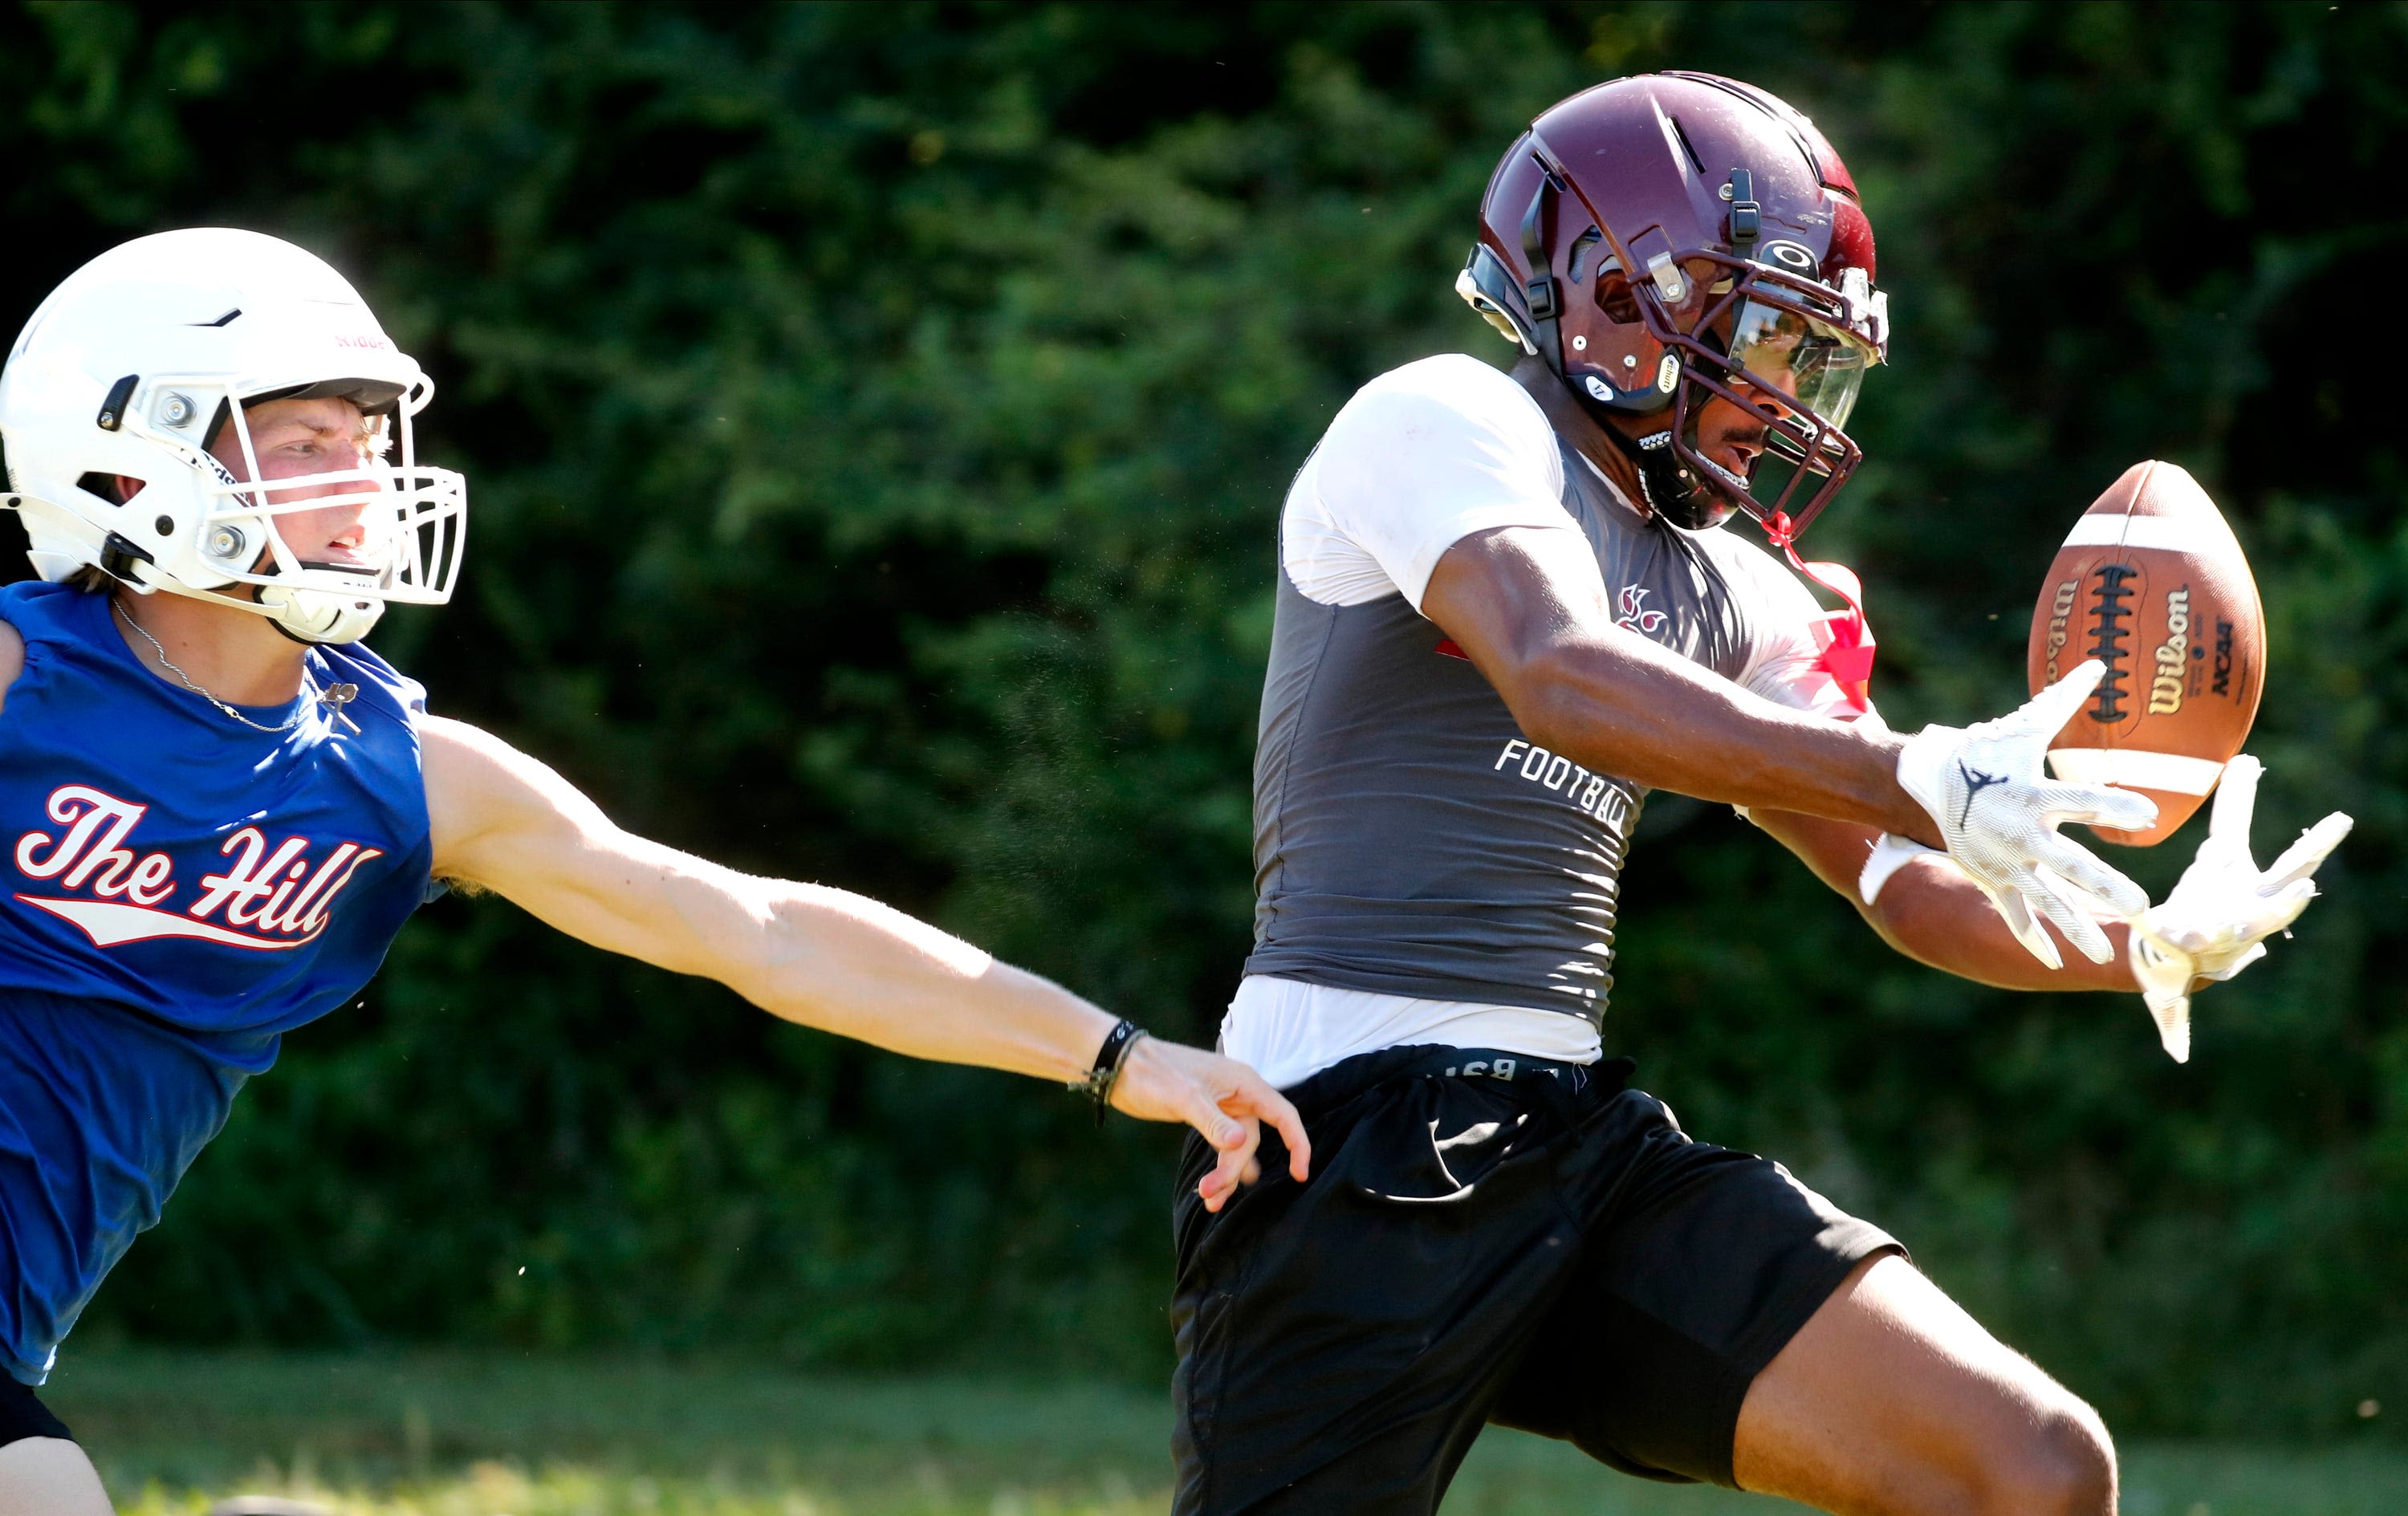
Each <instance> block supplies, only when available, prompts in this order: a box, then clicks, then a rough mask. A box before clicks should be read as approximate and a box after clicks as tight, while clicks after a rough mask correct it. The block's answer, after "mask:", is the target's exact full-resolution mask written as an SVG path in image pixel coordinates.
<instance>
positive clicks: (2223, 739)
mask: <svg viewBox="0 0 2408 1516" xmlns="http://www.w3.org/2000/svg"><path fill="white" fill-rule="evenodd" d="M2089 658H2096V659H2098V660H2100V662H2101V663H2103V664H2105V665H2107V676H2106V678H2104V679H2101V680H2100V683H2099V688H2098V691H2097V692H2096V693H2095V694H2092V695H2091V697H2090V698H2089V700H2087V701H2086V702H2085V703H2084V705H2083V708H2082V711H2081V713H2080V714H2079V715H2077V716H2075V717H2074V718H2073V720H2072V722H2071V723H2070V724H2069V725H2067V727H2066V728H2065V730H2064V731H2062V732H2060V733H2058V734H2057V739H2056V740H2055V741H2054V742H2052V743H2050V744H2049V755H2048V761H2049V767H2050V769H2051V770H2052V771H2053V772H2054V773H2055V774H2056V775H2057V778H2058V779H2067V780H2071V781H2073V782H2078V783H2108V784H2117V785H2121V786H2123V787H2124V788H2126V789H2130V790H2138V791H2140V792H2141V793H2142V794H2145V795H2147V796H2148V797H2149V798H2150V799H2152V800H2154V801H2156V802H2157V825H2155V826H2154V827H2151V828H2150V829H2149V830H2147V831H2145V832H2123V831H2115V830H2112V829H2110V828H2107V827H2100V828H2098V829H2097V830H2098V832H2099V835H2100V837H2105V838H2106V839H2107V840H2108V841H2110V842H2123V843H2129V844H2131V845H2133V846H2136V847H2147V846H2150V845H2151V844H2154V843H2157V842H2160V841H2163V840H2164V839H2165V838H2166V837H2168V836H2170V835H2171V833H2172V832H2173V830H2174V828H2176V827H2178V826H2180V825H2181V824H2182V823H2183V822H2185V821H2187V820H2188V819H2189V818H2190V814H2191V812H2192V811H2194V810H2197V809H2198V808H2199V807H2200V802H2201V801H2203V800H2205V799H2206V798H2207V795H2208V792H2209V791H2211V790H2213V789H2214V788H2215V781H2216V780H2217V779H2220V778H2222V777H2223V774H2224V765H2225V763H2226V762H2227V761H2228V760H2229V759H2230V758H2231V757H2232V755H2233V754H2234V753H2237V752H2239V751H2241V747H2242V744H2243V743H2244V742H2246V741H2247V740H2248V739H2249V726H2250V723H2251V722H2254V721H2256V720H2257V696H2258V694H2259V692H2260V691H2261V689H2262V688H2263V687H2264V684H2265V680H2266V616H2265V612H2264V610H2263V609H2261V608H2259V606H2258V603H2257V580H2256V579H2253V578H2251V577H2250V573H2249V561H2248V560H2247V559H2246V558H2244V557H2243V555H2242V552H2241V543H2240V542H2239V540H2238V539H2236V538H2235V537H2234V536H2233V535H2232V528H2231V527H2229V526H2228V525H2226V524H2225V521H2224V515H2223V513H2222V512H2221V511H2219V510H2217V509H2216V508H2215V502H2214V501H2213V500H2210V499H2209V498H2208V497H2207V492H2206V491H2205V490H2202V489H2200V486H2199V481H2198V480H2197V479H2192V478H2191V477H2190V475H2189V473H2187V472H2186V470H2184V469H2183V468H2182V467H2181V466H2180V465H2174V464H2165V463H2143V464H2134V465H2132V466H2131V467H2129V468H2128V469H2126V470H2125V471H2124V476H2123V478H2121V479H2117V480H2116V481H2115V482H2114V484H2113V485H2111V486H2109V487H2108V490H2107V493H2104V494H2102V495H2100V497H2099V498H2098V500H2097V501H2095V502H2094V503H2093V504H2092V505H2091V507H2090V508H2089V509H2088V510H2086V511H2085V512H2083V514H2082V516H2081V518H2080V519H2079V520H2077V521H2076V522H2074V523H2073V530H2072V531H2071V532H2069V533H2068V534H2066V538H2065V545H2064V546H2063V547H2060V548H2059V549H2057V560H2056V562H2054V563H2052V564H2050V565H2049V568H2048V579H2047V580H2046V581H2045V582H2044V583H2043V584H2042V586H2041V592H2040V605H2039V607H2038V608H2036V609H2035V610H2034V611H2033V613H2032V626H2031V643H2030V650H2029V655H2028V662H2029V665H2030V666H2029V670H2028V672H2029V677H2030V681H2031V688H2032V689H2033V690H2034V691H2035V692H2037V691H2039V690H2040V689H2041V688H2042V687H2043V686H2044V685H2048V684H2052V683H2054V682H2056V680H2057V678H2058V676H2059V675H2061V674H2063V673H2065V672H2066V671H2067V670H2069V669H2071V668H2073V667H2075V666H2076V665H2080V664H2081V663H2082V662H2083V661H2084V660H2085V659H2089Z"/></svg>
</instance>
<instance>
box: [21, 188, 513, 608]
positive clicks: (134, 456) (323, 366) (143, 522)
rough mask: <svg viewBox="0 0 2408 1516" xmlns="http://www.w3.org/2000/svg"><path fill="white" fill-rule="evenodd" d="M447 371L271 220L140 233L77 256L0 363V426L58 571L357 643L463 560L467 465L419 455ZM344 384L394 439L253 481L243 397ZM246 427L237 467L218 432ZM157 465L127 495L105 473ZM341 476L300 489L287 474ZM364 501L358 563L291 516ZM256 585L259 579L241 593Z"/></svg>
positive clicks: (42, 545) (30, 522) (255, 468)
mask: <svg viewBox="0 0 2408 1516" xmlns="http://www.w3.org/2000/svg"><path fill="white" fill-rule="evenodd" d="M434 393H435V386H434V383H433V381H431V380H430V379H427V378H426V376H425V375H424V374H423V373H421V372H420V371H419V367H418V364H417V363H416V361H415V360H413V359H411V358H410V357H409V355H408V354H406V353H404V352H402V351H401V350H399V349H397V348H395V347H394V344H393V340H392V338H390V337H388V336H385V334H384V330H383V328H382V327H380V326H379V325H378V324H377V319H376V317H375V316H374V315H373V314H372V313H371V312H370V311H369V310H368V307H367V303H366V301H364V300H362V299H361V298H360V295H359V292H358V291H356V290H354V289H352V288H351V284H350V283H349V282H348V281H346V280H345V279H344V278H343V277H342V276H341V275H340V274H337V273H336V272H335V271H334V269H332V268H331V267H329V266H327V265H326V263H325V262H324V261H323V260H322V259H320V258H318V257H317V256H316V255H314V254H312V253H309V252H306V251H304V250H301V249H299V248H296V247H294V245H293V244H291V243H289V242H284V241H281V240H279V239H278V238H276V237H272V236H262V235H260V234H259V233H256V232H243V231H235V230H231V229H228V228H223V227H196V228H193V229H191V230H187V231H180V232H162V233H160V234H158V235H157V236H145V237H137V238H136V239H135V240H134V241H131V242H128V243H125V244H124V245H122V247H118V248H114V249H111V250H109V251H108V252H105V253H102V254H101V255H100V256H99V257H97V258H95V259H93V261H92V262H90V263H88V264H86V265H83V267H81V268H79V269H78V270H77V271H76V272H75V273H74V274H72V275H70V276H68V278H67V280H66V282H65V283H64V284H61V285H60V286H59V287H58V288H57V289H56V290H54V291H52V292H51V293H50V298H49V299H47V300H45V301H43V302H42V305H41V307H40V308H39V309H37V310H36V311H35V312H34V319H33V320H32V321H29V322H26V323H25V329H24V331H23V332H22V334H21V335H20V336H18V338H17V344H16V346H15V347H14V348H12V349H11V350H9V353H8V362H7V369H6V371H5V372H0V446H5V447H6V449H7V459H8V484H9V489H10V492H11V493H10V494H9V495H8V496H7V497H5V499H0V504H6V505H7V506H9V507H11V508H14V509H16V510H17V511H18V512H19V513H20V515H21V516H22V518H23V520H24V522H25V530H26V535H27V536H28V537H29V538H30V539H31V543H32V551H31V553H30V556H31V557H32V559H33V561H34V566H35V568H36V570H37V571H38V572H39V573H40V574H41V576H42V577H43V578H44V579H65V578H66V577H68V576H69V575H70V574H73V573H74V572H75V571H76V570H77V569H79V568H82V567H85V566H87V565H91V566H96V567H98V568H100V569H102V570H104V571H106V572H107V573H108V574H111V575H113V576H115V577H116V578H118V579H122V580H123V581H125V582H126V583H128V584H130V585H132V586H133V587H134V588H135V589H136V590H138V591H140V592H141V593H143V594H149V593H150V592H151V591H153V590H168V591H172V592H173V593H175V594H182V595H190V596H192V597H193V598H195V599H201V600H208V601H212V602H215V603H217V604H220V605H227V606H234V607H237V608H241V609H244V610H249V611H254V612H257V613H258V614H260V615H263V616H265V617H267V618H268V619H269V620H270V621H272V622H275V623H276V624H277V625H278V626H279V627H280V628H281V629H283V630H284V631H285V632H286V633H287V634H289V635H290V636H294V637H295V638H298V639H299V640H301V641H305V642H353V641H357V640H358V639H359V638H361V637H363V636H366V635H367V632H368V629H369V628H370V627H372V626H374V625H375V624H376V622H377V618H378V617H379V616H380V615H382V614H383V613H384V608H385V606H386V605H388V604H389V603H391V602H394V601H396V600H398V601H405V602H409V603H411V604H417V605H440V604H442V603H443V602H444V601H446V600H448V599H450V598H451V597H452V581H453V580H454V579H457V578H458V577H459V572H460V550H461V547H462V544H463V541H464V533H465V529H466V511H467V485H466V480H464V479H462V478H461V477H460V475H459V474H457V473H455V472H453V471H452V470H451V469H448V468H425V467H422V466H420V465H419V464H418V461H417V457H416V454H415V451H414V449H413V446H412V442H411V437H410V418H411V417H413V416H415V415H416V414H417V413H418V412H419V411H420V410H422V409H423V408H425V406H426V403H427V401H428V400H429V399H431V398H432V397H433V395H434ZM321 396H335V397H339V398H342V399H347V400H350V401H351V402H352V403H353V404H354V405H356V406H358V407H359V408H360V410H361V412H362V413H363V414H364V415H366V416H367V417H368V418H369V419H370V422H371V424H372V425H374V426H376V427H378V428H379V429H380V430H381V431H382V433H383V434H384V436H383V440H384V441H385V443H386V444H387V446H388V448H389V450H390V451H389V453H388V454H387V455H386V456H380V457H377V458H374V459H371V460H368V461H366V462H364V463H362V464H361V465H358V466H355V467H349V468H341V469H336V470H331V471H328V472H323V473H316V474H310V475H308V476H305V477H301V478H296V479H277V480H274V481H273V484H272V487H268V488H263V487H261V486H260V485H258V484H256V483H252V482H250V480H251V479H257V478H258V475H259V461H258V455H257V454H256V453H255V452H254V451H253V450H252V446H251V429H250V427H249V426H248V425H247V424H246V423H245V422H244V419H243V407H244V406H245V405H246V404H253V405H255V404H258V403H261V402H264V401H267V400H279V399H298V398H312V397H321ZM228 427H231V428H233V436H234V437H235V438H236V442H237V445H238V449H239V451H238V456H239V457H241V458H242V459H243V460H244V462H245V463H246V464H247V465H248V466H247V467H246V468H245V469H244V470H243V473H244V474H245V475H247V476H249V478H248V479H239V478H237V477H236V474H235V472H234V471H232V470H230V469H228V468H227V467H226V466H225V465H223V464H222V463H220V462H219V461H218V459H217V458H216V457H214V456H213V455H212V454H211V453H210V451H209V448H210V447H211V445H212V444H213V443H215V442H217V440H218V439H219V437H220V436H221V435H222V434H223V433H224V431H225V429H226V428H228ZM115 475H124V476H126V477H127V478H130V479H140V480H142V481H143V485H144V488H143V489H142V490H141V491H140V492H138V493H136V494H135V495H133V497H132V498H130V499H128V500H126V501H125V502H124V503H122V504H121V503H119V501H118V500H117V499H116V498H115V496H116V493H117V492H116V490H115V488H114V486H113V485H112V484H111V482H110V479H111V477H112V476H115ZM326 486H337V489H335V490H333V491H332V492H330V493H314V494H311V495H309V496H308V497H306V498H301V499H294V497H293V492H294V491H296V490H305V489H323V487H326ZM338 506H361V507H365V508H366V510H365V513H364V520H365V524H366V533H367V536H366V543H365V545H364V551H363V553H362V558H363V560H364V564H365V566H363V565H358V564H353V565H344V564H326V563H312V562H307V561H304V560H303V559H301V558H300V557H298V556H297V555H295V554H294V551H292V550H291V548H289V547H288V546H287V545H286V543H285V540H284V537H283V536H282V534H281V533H279V531H278V530H277V525H276V519H277V518H278V517H279V516H280V515H285V514H289V513H291V512H294V511H302V510H323V509H327V508H333V507H338ZM242 584H249V585H254V586H256V587H257V591H256V593H257V596H258V597H257V598H256V599H250V598H244V597H241V596H239V595H236V594H228V593H226V592H227V591H228V590H229V589H231V588H232V587H233V586H236V585H242Z"/></svg>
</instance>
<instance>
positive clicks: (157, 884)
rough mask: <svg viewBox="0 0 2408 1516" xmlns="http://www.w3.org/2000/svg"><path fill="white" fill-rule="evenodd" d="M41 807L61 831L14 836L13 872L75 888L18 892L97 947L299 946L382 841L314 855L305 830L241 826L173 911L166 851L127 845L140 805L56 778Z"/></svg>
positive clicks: (172, 871)
mask: <svg viewBox="0 0 2408 1516" xmlns="http://www.w3.org/2000/svg"><path fill="white" fill-rule="evenodd" d="M45 810H46V811H47V812H48V814H49V816H50V820H51V821H53V822H57V823H58V824H59V825H60V826H61V827H63V828H65V830H63V831H61V832H59V833H57V834H55V835H53V834H52V833H50V832H46V831H35V832H27V833H26V834H24V835H23V836H22V837H19V838H18V839H17V847H16V850H15V853H14V857H15V861H16V865H17V869H18V872H20V873H22V874H23V875H24V876H25V877H26V878H27V879H29V880H51V881H55V882H54V883H53V884H52V886H51V887H52V888H54V889H60V890H71V891H75V892H77V893H76V894H70V895H45V894H24V893H20V894H18V895H17V898H18V899H19V900H21V901H22V902H24V903H25V904H26V905H29V906H33V907H35V908H37V909H41V910H45V911H48V912H50V914H51V915H53V916H56V917H59V918H60V919H62V920H64V921H66V922H70V923H72V924H74V925H75V926H77V927H78V928H79V929H80V930H81V931H82V932H83V934H84V936H86V937H90V938H92V940H93V946H95V947H101V948H114V947H118V946H120V945H121V944H123V943H127V942H143V941H149V940H150V939H152V938H157V937H191V938H195V939H198V940H200V941H203V942H215V943H220V944H222V945H223V946H226V947H230V948H250V949H253V950H258V951H283V950H287V949H292V948H297V947H300V946H301V945H302V944H304V943H307V942H309V941H312V940H314V939H315V938H316V937H317V936H318V935H319V934H320V933H321V932H323V931H324V930H325V929H326V922H327V921H328V919H329V918H328V909H329V908H331V907H332V906H333V904H334V901H335V897H336V896H337V894H341V893H342V891H343V887H344V886H345V885H347V884H349V883H351V876H352V875H354V874H356V873H357V872H358V871H359V868H360V865H362V864H365V863H367V862H368V861H369V860H371V859H375V858H381V857H383V856H384V851H383V850H382V849H380V848H369V847H364V846H362V845H361V844H359V843H356V842H343V843H338V844H337V845H336V847H335V849H334V851H331V852H329V853H327V854H326V855H325V856H324V857H323V858H322V859H319V858H312V857H311V856H310V851H309V850H310V843H309V839H308V838H307V837H287V838H285V839H284V840H283V841H281V842H278V843H274V844H271V843H270V842H269V841H268V838H267V834H265V832H262V831H261V830H260V829H259V828H258V827H256V826H246V827H243V828H242V829H241V830H239V831H237V832H236V833H235V834H233V835H232V836H231V837H227V838H226V839H225V841H224V842H223V843H222V845H221V846H220V847H219V849H218V851H219V853H220V854H221V855H222V856H223V857H224V858H225V859H226V864H225V866H224V867H223V868H222V870H220V871H218V872H216V873H210V874H204V875H202V876H201V880H200V889H199V894H198V896H197V897H196V898H195V899H193V902H192V903H191V904H190V905H188V906H186V907H185V908H183V909H182V910H180V911H178V910H173V909H165V908H162V907H164V906H165V905H167V904H169V902H170V897H171V896H172V895H174V894H175V893H176V877H175V875H176V865H175V861H174V860H173V859H171V858H169V857H168V856H167V854H165V853H164V852H147V853H140V854H137V853H136V851H134V850H133V849H132V848H130V847H128V846H127V845H126V844H127V842H128V841H129V839H130V838H131V837H133V835H134V829H135V828H136V826H137V825H139V824H140V823H141V821H142V818H143V816H144V815H145V814H146V813H147V812H148V811H149V810H150V808H149V807H148V806H144V805H139V804H137V803H136V802H134V801H131V800H121V799H119V798H118V797H117V796H115V795H113V794H108V792H107V791H105V790H96V789H93V787H92V786H90V785H87V784H63V785H61V786H59V788H57V789H55V790H53V791H51V792H50V802H49V804H48V805H47V806H46V807H45Z"/></svg>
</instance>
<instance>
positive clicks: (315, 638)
mask: <svg viewBox="0 0 2408 1516" xmlns="http://www.w3.org/2000/svg"><path fill="white" fill-rule="evenodd" d="M301 566H302V567H304V568H332V567H334V566H336V565H332V564H311V563H304V564H303V565H301ZM258 608H259V609H260V610H261V611H262V612H263V613H264V614H265V616H266V617H267V623H268V624H269V625H270V626H273V627H275V628H276V629H277V630H278V631H279V632H281V633H283V634H284V635H285V636H288V637H291V638H292V639H293V640H294V641H295V642H298V643H300V644H302V645H303V646H305V647H313V646H316V645H318V644H320V643H345V642H357V641H358V640H359V639H360V638H362V637H364V636H367V635H368V632H369V631H370V629H372V628H373V627H374V626H375V625H376V623H377V621H378V619H379V618H380V617H381V616H383V614H384V602H383V601H381V600H361V599H356V598H353V597H350V596H346V595H341V594H329V593H327V592H326V591H324V590H296V589H291V588H288V587H286V586H284V585H281V584H263V585H261V586H260V587H259V601H258Z"/></svg>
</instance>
